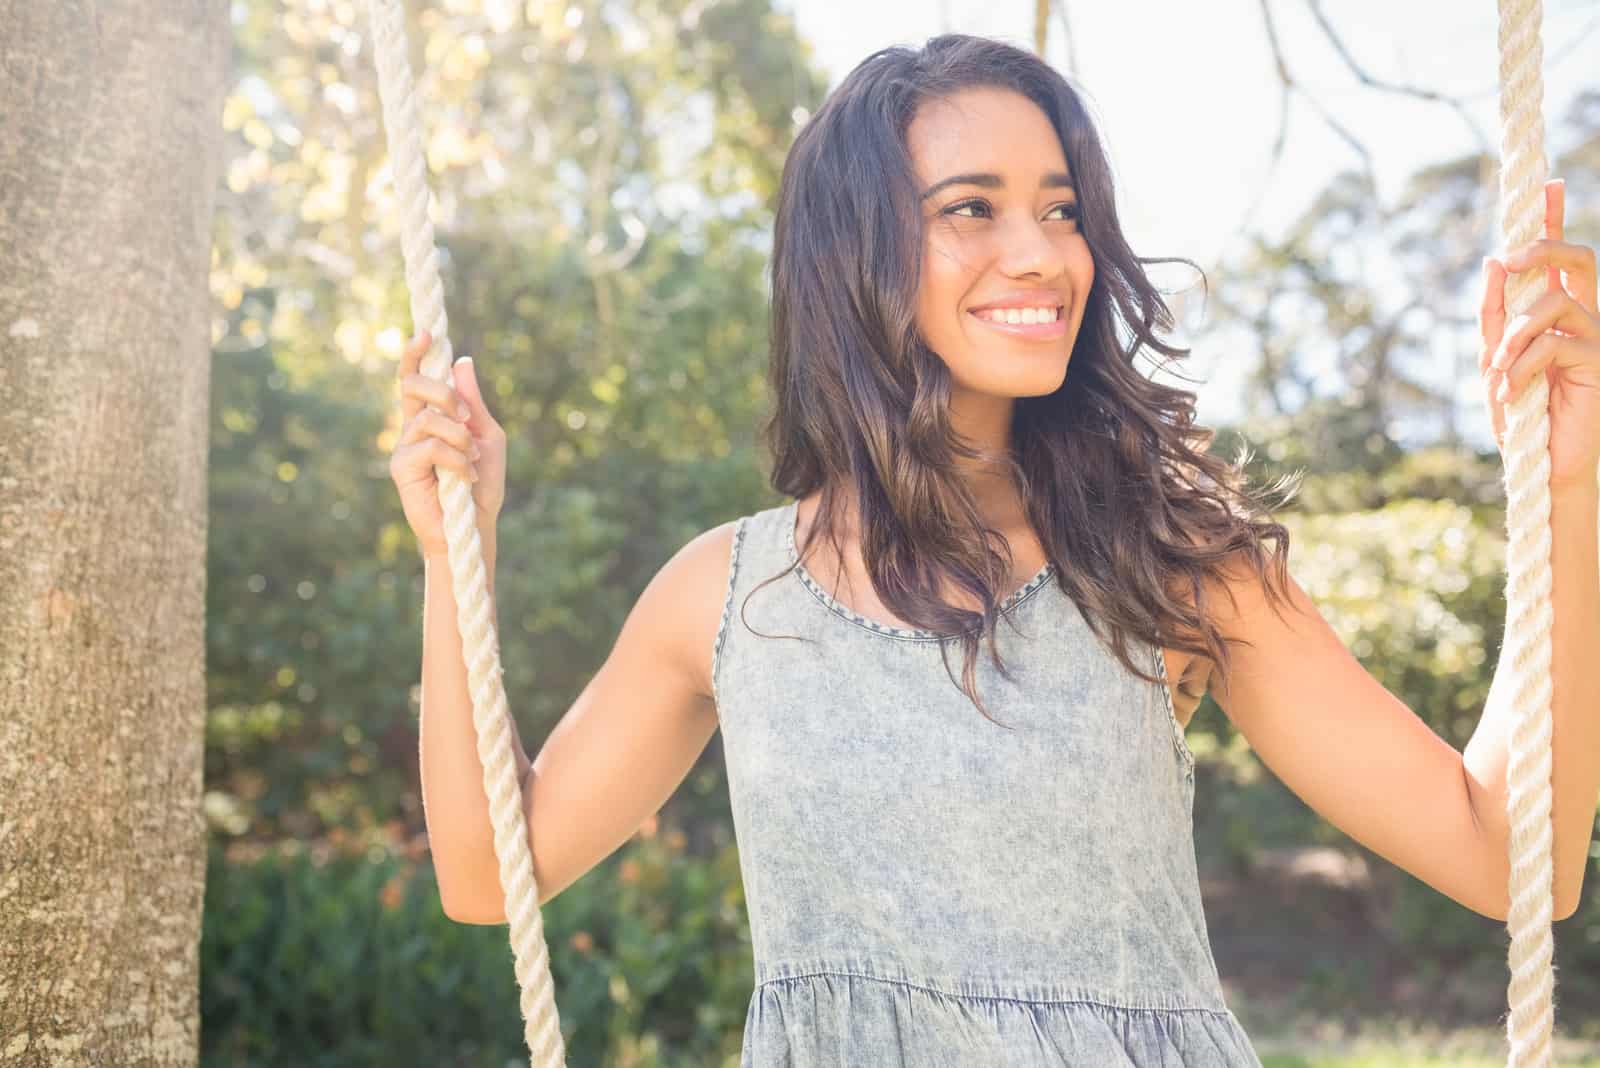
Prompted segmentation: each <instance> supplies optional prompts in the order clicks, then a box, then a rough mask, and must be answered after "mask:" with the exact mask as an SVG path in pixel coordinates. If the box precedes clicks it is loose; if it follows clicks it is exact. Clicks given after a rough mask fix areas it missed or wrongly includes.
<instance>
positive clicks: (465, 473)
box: [394, 437, 478, 484]
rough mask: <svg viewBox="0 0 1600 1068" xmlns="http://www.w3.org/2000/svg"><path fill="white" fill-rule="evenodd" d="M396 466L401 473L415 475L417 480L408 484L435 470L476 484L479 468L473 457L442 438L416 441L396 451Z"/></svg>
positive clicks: (411, 480) (409, 480) (412, 479)
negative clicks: (452, 473)
mask: <svg viewBox="0 0 1600 1068" xmlns="http://www.w3.org/2000/svg"><path fill="white" fill-rule="evenodd" d="M394 455H395V465H396V466H397V468H398V469H399V470H401V471H405V472H411V473H414V475H415V476H416V477H415V478H411V479H407V480H406V481H407V483H408V484H409V483H410V482H413V481H416V479H417V478H424V477H426V476H427V474H428V473H431V472H432V471H433V469H434V468H440V467H442V468H444V469H445V470H448V471H454V472H455V473H456V474H458V475H460V476H461V477H462V478H464V479H466V480H467V481H469V482H476V481H477V480H478V479H477V477H476V476H477V467H476V465H475V463H474V462H473V460H472V457H471V456H469V455H468V454H467V453H465V452H463V451H461V450H460V449H457V448H454V447H452V446H451V445H450V444H449V443H447V442H445V441H444V440H443V439H441V438H433V437H430V438H426V439H424V440H422V441H414V442H412V443H410V444H409V445H404V446H402V447H400V448H398V449H396V450H395V453H394Z"/></svg>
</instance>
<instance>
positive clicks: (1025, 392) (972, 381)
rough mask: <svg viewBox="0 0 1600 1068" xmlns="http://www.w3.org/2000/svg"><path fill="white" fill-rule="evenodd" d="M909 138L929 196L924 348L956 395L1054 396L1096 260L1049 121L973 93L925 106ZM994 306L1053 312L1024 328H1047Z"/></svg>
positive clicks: (994, 96) (921, 316)
mask: <svg viewBox="0 0 1600 1068" xmlns="http://www.w3.org/2000/svg"><path fill="white" fill-rule="evenodd" d="M906 139H907V148H908V149H909V151H910V153H911V158H912V163H913V166H914V168H915V170H916V173H917V177H918V179H919V182H920V187H921V190H922V191H923V193H924V194H925V195H924V197H923V201H922V214H923V220H924V227H923V234H924V239H923V243H924V249H923V268H922V279H921V288H920V291H919V293H918V300H917V328H918V330H919V331H920V333H921V336H922V340H923V342H924V343H925V344H927V346H928V347H929V348H930V349H932V350H933V351H934V352H936V353H938V354H939V356H940V358H941V359H943V360H944V362H945V364H946V365H947V366H948V367H949V368H950V374H951V378H952V386H953V389H954V390H955V391H956V392H958V393H961V392H966V393H974V394H985V395H988V396H992V397H1006V398H1012V397H1021V396H1042V395H1044V394H1047V393H1051V392H1053V391H1054V390H1056V389H1057V388H1059V387H1060V385H1061V383H1062V382H1063V381H1064V380H1065V378H1066V374H1067V362H1068V360H1069V359H1070V357H1071V355H1072V345H1073V342H1074V340H1075V339H1076V338H1077V336H1078V326H1079V324H1080V323H1081V322H1082V321H1083V311H1084V304H1085V301H1086V300H1087V298H1088V295H1089V286H1090V283H1091V282H1093V281H1094V259H1093V257H1092V256H1090V254H1089V245H1088V243H1087V242H1086V241H1084V239H1083V235H1082V233H1081V232H1080V231H1079V227H1078V223H1077V211H1078V207H1077V196H1076V193H1075V192H1074V191H1073V189H1072V186H1071V184H1070V183H1071V181H1072V177H1071V175H1070V172H1069V171H1068V168H1067V161H1066V157H1065V155H1064V154H1063V152H1062V148H1061V141H1060V139H1059V138H1058V137H1057V136H1056V132H1055V129H1054V127H1052V126H1051V125H1050V120H1049V119H1048V118H1047V117H1046V116H1045V113H1044V112H1043V111H1042V110H1040V108H1039V106H1038V105H1037V104H1035V103H1034V102H1033V101H1031V100H1029V99H1028V98H1027V97H1025V96H1023V95H1021V94H1020V93H1016V92H1013V91H1011V90H1009V89H996V88H987V87H985V88H975V89H967V90H962V91H961V92H958V93H955V94H952V95H951V96H948V97H944V98H942V99H939V100H932V101H928V102H927V103H926V104H924V105H923V106H922V107H920V108H919V109H918V111H917V114H916V116H915V117H914V118H913V120H912V122H911V125H910V126H909V127H908V129H907V131H906ZM952 179H954V180H952ZM930 191H931V192H930ZM996 303H998V304H1000V305H1013V306H1016V307H1014V308H1013V309H1012V310H1014V311H1020V309H1021V308H1023V307H1026V308H1035V309H1043V314H1042V316H1041V314H1040V312H1039V311H1030V312H1028V313H1027V314H1026V315H1023V316H1021V317H1022V318H1024V319H1027V318H1043V319H1045V320H1047V321H1044V322H1035V323H1032V324H1029V323H1027V322H1024V323H1021V324H1018V325H1009V324H1007V323H1004V322H993V321H989V320H988V318H987V317H988V316H990V315H992V314H993V313H992V312H988V311H984V310H983V309H985V308H986V307H989V306H992V305H995V304H996ZM1052 318H1053V319H1055V321H1054V322H1053V323H1052V322H1049V321H1048V320H1050V319H1052Z"/></svg>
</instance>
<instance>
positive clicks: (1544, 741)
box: [1498, 0, 1555, 1068]
mask: <svg viewBox="0 0 1600 1068" xmlns="http://www.w3.org/2000/svg"><path fill="white" fill-rule="evenodd" d="M1498 3H1499V11H1500V23H1499V42H1500V157H1501V165H1500V226H1501V231H1502V235H1503V238H1504V240H1503V242H1502V247H1503V248H1507V249H1511V248H1515V247H1517V246H1518V245H1522V244H1526V243H1527V242H1529V241H1533V240H1536V239H1537V238H1538V237H1539V236H1540V233H1541V224H1542V223H1543V220H1544V198H1545V191H1544V184H1545V177H1546V171H1547V166H1546V162H1545V155H1544V124H1543V117H1542V114H1541V109H1542V108H1543V101H1544V78H1543V74H1542V71H1541V68H1542V65H1543V61H1544V48H1543V46H1542V44H1541V43H1540V38H1539V33H1540V26H1541V24H1542V22H1543V17H1544V7H1543V3H1542V0H1498ZM1546 280H1547V272H1546V271H1545V270H1543V269H1540V270H1536V271H1523V272H1519V273H1517V274H1512V275H1509V276H1508V277H1507V278H1506V315H1507V318H1508V319H1510V318H1512V317H1514V316H1516V315H1519V314H1521V313H1522V312H1524V311H1526V310H1527V309H1528V307H1529V305H1531V304H1533V302H1534V301H1536V300H1537V299H1538V298H1539V297H1541V296H1543V295H1544V292H1545V288H1546ZM1549 405H1550V384H1549V380H1548V379H1547V378H1546V377H1545V375H1544V374H1542V373H1541V374H1537V375H1534V376H1533V378H1532V380H1531V381H1530V382H1529V383H1528V385H1527V387H1526V388H1524V389H1523V391H1522V393H1521V394H1520V395H1519V396H1518V397H1516V398H1515V399H1514V400H1513V401H1512V402H1511V404H1510V405H1509V406H1508V407H1507V409H1506V432H1505V487H1506V637H1505V642H1506V646H1507V655H1508V656H1509V658H1510V660H1509V662H1510V664H1511V691H1510V693H1509V694H1508V695H1507V700H1509V701H1510V702H1511V704H1512V707H1514V708H1515V709H1516V726H1515V728H1514V729H1513V731H1512V734H1511V752H1510V756H1509V762H1508V765H1507V770H1506V785H1507V800H1506V812H1507V815H1508V816H1509V819H1510V823H1511V836H1510V860H1511V884H1510V888H1509V891H1510V902H1511V907H1510V911H1509V912H1508V913H1507V926H1508V928H1509V929H1510V932H1511V949H1510V955H1509V960H1508V963H1509V967H1510V971H1511V981H1510V985H1509V986H1508V988H1507V996H1508V998H1509V1000H1510V1003H1511V1013H1510V1019H1509V1021H1508V1022H1507V1025H1506V1037H1507V1039H1508V1040H1509V1041H1510V1054H1509V1059H1508V1060H1507V1062H1506V1063H1507V1064H1508V1065H1509V1066H1510V1068H1549V1066H1550V1065H1551V1064H1552V1063H1553V1061H1554V1055H1553V1049H1552V1045H1551V1027H1552V1024H1553V1022H1554V1017H1555V1009H1554V992H1555V973H1554V970H1553V968H1552V966H1551V958H1552V956H1553V943H1552V940H1551V936H1550V924H1551V921H1552V917H1553V913H1554V904H1553V890H1552V882H1553V876H1552V871H1551V862H1550V853H1551V840H1552V837H1553V832H1552V830H1551V789H1550V772H1551V758H1550V736H1551V730H1552V726H1551V713H1550V698H1551V692H1552V687H1551V684H1550V630H1551V627H1552V626H1553V625H1554V611H1553V609H1552V607H1551V603H1550V588H1551V576H1550V542H1551V538H1550V448H1549V446H1550V412H1549Z"/></svg>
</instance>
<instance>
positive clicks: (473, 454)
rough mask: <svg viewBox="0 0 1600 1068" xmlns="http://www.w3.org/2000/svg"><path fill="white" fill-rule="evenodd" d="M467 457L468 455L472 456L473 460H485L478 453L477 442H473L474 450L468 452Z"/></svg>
mask: <svg viewBox="0 0 1600 1068" xmlns="http://www.w3.org/2000/svg"><path fill="white" fill-rule="evenodd" d="M467 455H468V456H470V457H472V458H473V459H474V460H481V459H483V456H482V454H480V453H479V452H478V443H477V442H473V443H472V448H471V450H470V451H469V452H468V453H467Z"/></svg>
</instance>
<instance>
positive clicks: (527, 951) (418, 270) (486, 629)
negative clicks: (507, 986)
mask: <svg viewBox="0 0 1600 1068" xmlns="http://www.w3.org/2000/svg"><path fill="white" fill-rule="evenodd" d="M368 14H369V15H370V20H371V23H372V44H373V55H374V57H375V58H376V61H377V67H378V93H379V96H380V97H381V99H382V101H383V123H384V127H385V128H386V130H387V131H388V138H389V157H390V163H391V165H392V169H393V171H394V184H395V190H396V191H397V193H398V194H399V199H400V212H401V214H400V240H401V247H402V250H403V252H404V255H405V267H406V288H407V289H408V290H409V292H410V294H411V319H412V321H413V322H414V323H416V324H418V325H420V326H423V327H426V329H427V330H428V332H429V333H430V334H431V335H432V336H433V344H432V346H431V347H430V348H429V350H428V353H427V355H425V356H423V358H422V362H421V364H420V370H421V372H422V373H423V374H425V375H427V376H428V377H430V378H434V379H437V380H439V381H441V382H445V381H448V380H449V377H450V365H451V363H452V362H453V360H452V357H453V351H452V349H451V347H450V335H449V320H448V319H446V317H445V312H444V286H443V284H442V283H441V282H440V280H439V252H438V249H437V248H436V247H435V246H434V243H433V223H432V222H431V221H430V220H429V218H428V206H429V201H430V198H431V195H432V194H431V191H430V190H429V188H428V181H427V174H426V170H425V164H424V161H423V157H422V136H421V132H420V126H419V124H418V122H417V109H416V103H415V100H414V98H413V96H414V89H415V87H414V85H413V84H412V81H411V63H410V60H409V58H408V57H407V55H406V32H405V14H404V11H403V10H402V8H401V6H400V0H371V2H370V4H369V6H368ZM434 471H435V473H436V474H437V475H438V478H439V503H440V505H441V506H442V508H443V511H444V532H445V544H446V546H447V548H448V555H449V560H450V583H451V589H452V590H453V591H454V593H455V598H456V605H457V618H458V619H459V621H460V627H461V648H462V653H463V656H464V659H465V660H466V665H467V688H468V690H469V691H470V692H471V695H472V722H473V725H474V726H475V727H477V730H478V759H479V761H480V762H482V764H483V788H484V792H485V794H486V795H487V796H488V799H489V819H490V821H491V822H492V823H493V824H494V851H495V856H496V858H497V859H498V860H499V862H500V885H501V887H502V888H503V889H504V892H505V900H506V918H507V920H508V921H509V924H510V928H511V950H512V953H513V954H514V956H515V958H516V965H515V970H516V974H517V982H518V984H519V985H520V986H521V988H522V999H521V1010H522V1020H523V1028H522V1034H523V1039H524V1041H525V1042H526V1043H527V1045H528V1053H529V1056H530V1057H531V1058H532V1060H531V1061H530V1063H531V1064H536V1065H540V1066H547V1065H562V1066H564V1065H565V1064H566V1049H565V1047H564V1045H563V1042H562V1038H561V1021H560V1019H559V1018H558V1017H557V1015H556V1001H555V994H554V993H553V991H552V986H553V984H552V983H551V980H550V952H549V949H548V947H546V945H545V940H544V917H543V916H542V915H541V914H540V912H539V893H538V888H537V887H535V886H534V882H533V853H532V850H531V849H530V848H529V846H528V828H527V823H526V821H525V820H524V819H523V815H522V784H521V783H520V782H518V780H517V767H516V757H515V756H514V755H513V753H512V744H511V737H512V732H513V731H514V730H515V729H516V727H515V724H514V723H513V722H512V720H511V710H510V706H509V705H508V704H507V702H506V691H505V684H504V682H503V681H502V672H501V668H500V643H499V638H498V636H497V635H496V633H495V626H494V618H493V612H492V611H491V609H492V607H493V606H492V602H491V601H490V598H489V588H488V577H487V571H486V569H485V567H484V563H483V543H482V541H481V540H480V539H479V537H478V523H477V517H476V508H475V506H474V503H473V500H472V487H471V484H470V483H468V482H467V480H466V479H464V478H462V477H461V476H460V475H458V474H456V473H455V472H454V471H452V470H450V469H449V468H446V467H436V468H434Z"/></svg>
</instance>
